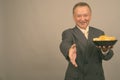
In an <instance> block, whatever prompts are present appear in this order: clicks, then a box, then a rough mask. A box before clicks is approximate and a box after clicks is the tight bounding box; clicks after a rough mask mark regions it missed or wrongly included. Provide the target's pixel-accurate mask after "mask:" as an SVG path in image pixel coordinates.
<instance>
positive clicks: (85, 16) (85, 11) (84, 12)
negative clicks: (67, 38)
mask: <svg viewBox="0 0 120 80" xmlns="http://www.w3.org/2000/svg"><path fill="white" fill-rule="evenodd" d="M73 18H74V20H75V23H76V25H77V26H79V27H80V28H82V29H86V27H87V26H88V24H89V22H90V19H91V11H90V9H89V8H88V7H87V6H78V7H76V8H75V10H74V13H73Z"/></svg>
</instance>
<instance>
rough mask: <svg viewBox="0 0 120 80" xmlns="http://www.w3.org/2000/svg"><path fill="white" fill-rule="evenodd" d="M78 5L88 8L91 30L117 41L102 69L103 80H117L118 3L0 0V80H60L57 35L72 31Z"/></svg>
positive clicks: (102, 0)
mask: <svg viewBox="0 0 120 80" xmlns="http://www.w3.org/2000/svg"><path fill="white" fill-rule="evenodd" d="M79 1H85V2H87V3H88V4H89V5H90V6H91V8H92V20H91V23H90V25H91V26H94V27H96V28H99V29H102V30H104V31H105V33H106V34H107V35H109V36H115V37H116V38H117V39H118V42H117V43H116V45H115V46H114V48H113V50H114V52H115V54H114V56H113V58H112V59H111V60H110V61H103V66H104V72H105V77H106V80H119V79H120V42H119V40H120V36H119V35H120V21H119V19H120V9H119V8H120V0H0V80H64V75H65V70H66V68H67V61H66V60H65V58H64V57H63V55H62V54H61V52H60V50H59V44H60V42H61V33H62V31H63V30H65V29H67V28H72V27H74V25H75V23H74V21H73V17H72V8H73V6H74V4H76V3H77V2H79Z"/></svg>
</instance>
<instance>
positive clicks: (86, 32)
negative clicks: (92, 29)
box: [84, 30, 88, 39]
mask: <svg viewBox="0 0 120 80" xmlns="http://www.w3.org/2000/svg"><path fill="white" fill-rule="evenodd" d="M84 35H85V37H86V39H88V31H86V30H85V31H84Z"/></svg>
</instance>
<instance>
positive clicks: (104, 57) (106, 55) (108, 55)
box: [101, 50, 114, 60]
mask: <svg viewBox="0 0 120 80" xmlns="http://www.w3.org/2000/svg"><path fill="white" fill-rule="evenodd" d="M113 54H114V53H113V51H112V50H110V51H109V52H108V53H107V54H102V53H101V57H102V59H103V60H109V59H111V58H112V56H113Z"/></svg>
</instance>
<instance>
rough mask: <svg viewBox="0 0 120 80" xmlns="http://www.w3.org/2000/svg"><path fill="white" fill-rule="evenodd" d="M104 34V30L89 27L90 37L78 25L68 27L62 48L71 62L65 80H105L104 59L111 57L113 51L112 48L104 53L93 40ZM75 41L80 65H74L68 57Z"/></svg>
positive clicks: (63, 36) (77, 60)
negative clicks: (86, 36)
mask: <svg viewBox="0 0 120 80" xmlns="http://www.w3.org/2000/svg"><path fill="white" fill-rule="evenodd" d="M103 34H104V32H103V31H101V30H99V29H96V28H93V27H89V33H88V39H86V38H85V36H84V34H83V33H82V32H81V31H80V29H78V28H77V27H74V28H72V29H67V30H65V31H64V32H63V33H62V42H61V44H60V50H61V52H62V54H63V55H64V57H65V58H66V59H67V61H68V62H69V64H68V67H67V70H66V75H65V80H105V78H104V71H103V67H102V60H109V59H111V57H112V56H113V51H112V50H110V51H109V52H108V53H107V54H106V55H103V54H102V52H101V50H100V49H98V48H96V46H95V45H94V43H93V42H92V40H93V38H95V37H99V36H100V35H103ZM74 43H75V44H76V48H77V58H76V62H77V64H78V67H74V66H73V65H72V63H71V62H70V60H69V57H68V51H69V48H70V47H71V45H72V44H74Z"/></svg>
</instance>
